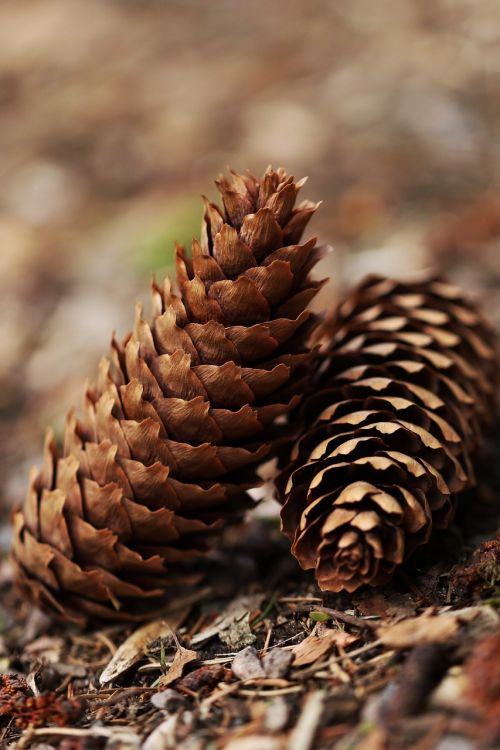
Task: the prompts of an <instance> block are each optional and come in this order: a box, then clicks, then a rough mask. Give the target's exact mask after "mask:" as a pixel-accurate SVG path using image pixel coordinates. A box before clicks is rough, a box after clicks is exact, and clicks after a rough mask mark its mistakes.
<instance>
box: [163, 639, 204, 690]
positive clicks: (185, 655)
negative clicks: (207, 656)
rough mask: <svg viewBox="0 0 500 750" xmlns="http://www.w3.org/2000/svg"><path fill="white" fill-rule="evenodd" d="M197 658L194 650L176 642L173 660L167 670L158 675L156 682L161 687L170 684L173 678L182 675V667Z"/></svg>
mask: <svg viewBox="0 0 500 750" xmlns="http://www.w3.org/2000/svg"><path fill="white" fill-rule="evenodd" d="M197 658H198V654H197V653H196V651H190V650H189V649H188V648H183V646H181V645H180V643H177V651H176V652H175V656H174V660H173V662H172V664H171V665H170V668H169V670H168V672H167V673H166V674H164V675H162V676H161V677H160V680H159V682H158V684H159V685H160V686H161V687H165V686H166V685H170V684H171V683H172V682H174V680H178V679H179V677H182V672H183V671H184V667H185V666H186V664H189V662H191V661H194V660H195V659H197Z"/></svg>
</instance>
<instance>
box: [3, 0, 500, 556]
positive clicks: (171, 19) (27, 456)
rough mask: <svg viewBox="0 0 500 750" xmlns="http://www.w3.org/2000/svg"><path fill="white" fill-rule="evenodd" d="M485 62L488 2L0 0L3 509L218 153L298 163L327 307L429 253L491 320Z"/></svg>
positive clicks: (191, 206) (492, 32)
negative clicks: (313, 210)
mask: <svg viewBox="0 0 500 750" xmlns="http://www.w3.org/2000/svg"><path fill="white" fill-rule="evenodd" d="M499 76H500V4H499V2H498V0H474V2H471V1H470V0H384V1H383V2H381V3H374V2H373V0H345V1H344V0H337V1H334V0H329V1H328V0H308V2H304V0H274V2H268V0H253V2H251V3H250V2H244V0H215V1H214V2H212V3H207V2H206V0H3V1H2V3H1V4H0V283H1V287H2V288H1V294H0V308H1V316H0V321H1V322H0V326H1V331H0V417H1V420H0V442H1V450H0V476H1V477H2V481H1V483H0V493H1V497H0V507H2V508H3V509H4V518H6V516H7V513H8V508H9V507H10V506H11V505H12V504H13V503H16V502H19V501H20V500H21V499H22V497H23V494H24V491H25V487H26V477H27V470H28V468H29V466H30V465H31V464H32V463H33V462H36V461H37V460H38V459H39V456H40V449H41V443H42V437H43V430H44V427H45V424H46V423H48V422H51V423H52V424H54V425H55V427H56V430H57V431H59V432H60V431H61V429H62V425H63V419H64V414H65V412H66V410H67V408H68V407H69V406H70V405H71V404H75V403H76V404H79V402H80V394H81V390H82V385H83V383H84V380H85V377H86V376H92V374H93V372H94V369H95V366H96V364H97V362H98V360H99V358H100V356H101V354H102V353H103V352H105V351H106V348H107V345H108V341H109V338H110V333H111V331H112V330H113V329H116V330H117V331H118V333H119V334H120V336H121V335H123V334H124V333H125V332H126V331H127V329H128V328H129V327H130V326H131V325H132V321H133V308H134V302H135V299H136V298H141V299H147V297H148V288H149V279H150V276H151V273H152V272H153V271H154V272H155V273H156V274H157V276H162V275H163V274H164V273H165V272H166V271H168V270H169V268H170V267H171V260H172V247H173V242H174V240H177V241H179V242H181V243H189V242H190V239H191V237H192V235H193V234H197V233H198V231H199V223H200V216H201V202H200V199H199V195H200V193H206V194H208V195H209V196H210V197H212V198H215V197H216V191H215V189H214V187H213V178H214V177H215V176H216V175H217V174H218V173H219V172H220V171H221V170H223V169H225V167H226V165H231V166H232V167H234V168H235V169H238V170H240V171H243V170H245V169H246V168H249V169H250V170H251V171H253V172H255V173H259V174H260V173H262V172H263V171H264V169H265V167H266V166H267V164H268V163H270V162H272V164H273V165H274V166H280V165H282V166H284V167H286V168H287V170H288V171H289V172H291V173H293V174H295V176H297V177H300V176H302V175H306V174H307V175H309V177H310V181H309V184H308V185H307V187H306V188H305V189H304V191H303V196H304V197H307V198H309V199H311V200H320V199H321V200H323V201H324V203H323V206H322V208H321V209H320V211H319V212H318V214H317V218H316V219H315V220H314V224H313V225H311V228H310V232H309V235H310V234H311V233H312V232H314V233H315V234H318V235H319V236H320V238H321V240H323V241H328V242H329V243H331V244H332V245H333V246H334V248H335V249H334V253H333V254H332V255H331V256H330V257H329V258H328V259H327V260H326V261H324V262H323V266H322V268H321V269H320V273H321V275H323V276H326V275H330V276H331V277H332V281H331V283H330V285H329V286H328V287H327V288H326V289H325V290H324V291H323V292H322V297H321V299H320V301H319V303H318V304H319V305H320V306H325V305H326V304H331V303H333V301H334V300H335V299H336V298H337V295H338V294H339V293H340V292H341V290H342V288H344V287H345V286H346V285H348V284H350V283H353V282H355V281H357V280H358V279H359V278H360V277H361V276H362V275H363V274H364V273H366V272H369V271H377V272H380V273H387V274H405V273H408V272H410V271H411V270H413V269H417V268H422V267H428V266H440V267H442V268H443V269H445V270H446V271H447V272H448V273H449V274H450V275H451V276H452V277H453V278H454V279H455V280H457V281H458V282H460V283H461V284H464V285H465V286H466V287H467V288H469V289H470V290H471V291H475V292H476V293H479V294H480V296H481V297H482V298H483V300H484V304H485V306H486V307H487V308H488V311H489V313H490V315H492V316H493V317H494V318H495V320H496V321H497V322H500V304H499V292H498V289H499V284H500V193H499V192H498V190H500V188H498V173H499V168H500V141H499V137H498V134H499V126H500V87H499V85H498V82H499V80H500V79H499ZM3 528H4V531H3V532H2V534H1V536H0V538H1V539H2V545H5V544H6V543H7V537H8V531H7V527H6V525H4V526H3Z"/></svg>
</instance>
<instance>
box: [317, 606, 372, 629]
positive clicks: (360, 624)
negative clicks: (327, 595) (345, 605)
mask: <svg viewBox="0 0 500 750" xmlns="http://www.w3.org/2000/svg"><path fill="white" fill-rule="evenodd" d="M314 611H315V612H324V613H325V614H327V615H331V616H332V617H334V618H335V619H336V620H340V621H341V622H345V623H347V625H353V626H354V627H356V628H362V629H364V630H372V631H374V630H378V628H379V627H380V625H379V624H378V623H375V622H372V621H371V620H363V619H362V618H361V617H356V616H355V615H348V614H346V613H345V612H342V611H341V610H340V609H331V608H330V607H315V608H314Z"/></svg>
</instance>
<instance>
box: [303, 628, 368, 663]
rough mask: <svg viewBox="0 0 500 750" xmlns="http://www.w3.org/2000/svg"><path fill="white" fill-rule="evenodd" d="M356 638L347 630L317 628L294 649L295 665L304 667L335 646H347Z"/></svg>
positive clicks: (356, 637) (356, 638)
mask: <svg viewBox="0 0 500 750" xmlns="http://www.w3.org/2000/svg"><path fill="white" fill-rule="evenodd" d="M356 640H358V636H355V635H351V633H346V632H345V630H333V629H332V628H322V629H320V628H318V629H315V630H314V631H313V632H312V633H311V634H310V635H308V636H307V638H305V639H304V640H303V641H302V642H301V643H299V644H297V646H295V647H294V648H293V649H292V654H293V655H294V657H295V658H294V662H293V666H294V667H304V666H306V665H307V664H314V662H315V661H317V660H318V659H320V658H321V657H322V656H325V654H327V653H329V652H330V651H331V650H332V648H333V647H334V646H340V647H341V648H345V647H346V646H349V645H350V644H351V643H354V641H356Z"/></svg>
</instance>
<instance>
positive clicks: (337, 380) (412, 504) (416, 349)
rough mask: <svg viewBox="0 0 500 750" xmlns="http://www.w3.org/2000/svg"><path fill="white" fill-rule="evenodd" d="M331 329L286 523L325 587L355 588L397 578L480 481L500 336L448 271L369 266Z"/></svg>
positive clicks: (291, 475) (295, 465)
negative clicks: (373, 272) (370, 272)
mask: <svg viewBox="0 0 500 750" xmlns="http://www.w3.org/2000/svg"><path fill="white" fill-rule="evenodd" d="M322 334H323V341H324V342H325V343H326V346H327V351H326V354H325V358H324V361H323V362H322V363H321V366H320V367H319V369H318V377H317V382H316V383H315V384H314V395H312V396H311V397H310V398H308V399H307V401H306V403H305V405H304V406H303V407H302V413H303V419H304V421H305V423H306V428H305V430H304V431H303V433H302V437H301V438H300V439H299V441H298V442H297V443H296V444H295V446H294V448H293V452H292V456H291V463H290V465H289V467H288V469H287V470H285V472H284V473H283V475H282V476H281V477H280V479H279V481H278V486H279V488H280V489H281V491H282V496H283V501H284V505H283V508H282V512H281V517H282V526H283V530H284V532H285V534H286V535H287V536H288V537H289V539H290V540H291V541H292V542H293V544H292V552H293V554H294V555H295V557H296V558H297V559H298V561H299V563H300V564H301V566H302V567H303V568H305V569H309V568H314V569H315V572H316V577H317V580H318V583H319V585H320V587H321V588H322V589H323V590H327V591H341V590H347V591H354V590H355V589H357V588H358V587H359V586H361V585H362V584H366V583H369V584H371V585H378V584H381V583H384V582H386V581H387V580H388V579H389V578H390V576H391V575H392V573H393V571H394V569H395V568H396V566H397V565H399V564H400V563H402V562H403V561H404V560H405V559H406V558H407V557H408V556H409V555H410V554H411V553H412V552H413V551H414V549H415V548H416V547H417V546H418V545H421V544H424V543H425V542H427V540H428V539H429V536H430V534H431V531H432V530H433V529H434V528H439V527H441V528H442V527H446V526H448V525H449V524H450V522H451V519H452V516H453V511H454V509H455V505H456V499H457V493H459V492H460V491H461V490H463V489H465V488H466V487H470V486H471V485H472V484H473V483H474V474H473V470H472V458H473V455H474V452H475V451H476V450H477V448H478V446H479V445H480V442H481V435H482V432H483V430H484V428H485V426H486V425H487V424H488V422H489V421H490V419H491V417H492V414H493V412H494V407H495V381H496V377H497V376H496V372H497V370H496V368H497V363H496V358H495V342H494V335H493V332H492V330H491V328H490V326H489V325H488V324H487V323H486V322H485V321H484V320H483V318H482V317H481V315H480V314H479V312H478V310H477V309H476V307H475V306H474V305H473V304H471V303H470V302H468V301H466V300H465V299H464V298H463V296H462V294H461V292H460V291H459V290H458V289H456V288H455V287H453V286H450V285H449V284H447V283H446V282H444V281H442V280H439V279H436V278H433V279H427V280H425V281H422V282H418V283H399V282H397V281H392V280H389V279H384V278H381V277H376V276H370V277H368V278H367V279H366V280H365V281H363V282H362V283H361V284H360V285H359V286H358V287H357V288H356V289H355V290H354V291H353V292H352V293H351V294H350V295H349V297H348V298H347V299H346V300H345V301H344V302H343V303H342V304H341V305H340V307H339V308H338V310H337V311H336V313H335V315H334V317H333V319H330V320H329V321H328V323H327V325H325V326H324V328H323V331H322ZM287 480H288V484H287Z"/></svg>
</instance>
